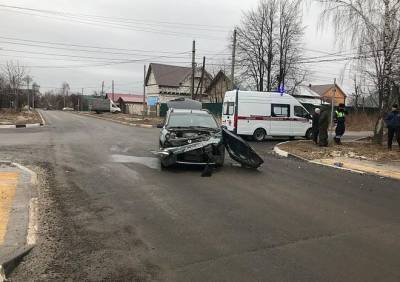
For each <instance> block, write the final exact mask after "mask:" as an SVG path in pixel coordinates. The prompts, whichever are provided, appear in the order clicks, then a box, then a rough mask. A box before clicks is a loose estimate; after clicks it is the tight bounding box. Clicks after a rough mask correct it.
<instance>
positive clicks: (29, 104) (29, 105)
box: [23, 75, 33, 111]
mask: <svg viewBox="0 0 400 282" xmlns="http://www.w3.org/2000/svg"><path fill="white" fill-rule="evenodd" d="M23 81H24V82H25V83H26V93H27V100H28V111H29V110H30V109H31V103H30V97H29V96H30V95H29V94H30V93H29V91H30V85H31V82H32V81H33V78H32V76H30V75H25V76H24V78H23Z"/></svg>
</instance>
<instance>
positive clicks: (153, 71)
mask: <svg viewBox="0 0 400 282" xmlns="http://www.w3.org/2000/svg"><path fill="white" fill-rule="evenodd" d="M201 73H202V71H201V69H198V68H197V69H196V73H195V81H194V85H195V94H196V92H197V98H199V97H200V96H201V97H202V99H203V100H207V95H206V89H207V88H208V87H209V85H210V83H211V79H212V78H211V75H210V74H209V73H208V72H205V74H204V78H203V83H202V84H201V83H200V81H201ZM191 83H192V68H190V67H181V66H172V65H163V64H154V63H151V64H150V66H149V69H148V71H147V75H146V97H147V100H149V99H150V100H151V101H152V103H154V101H157V102H159V103H165V102H168V101H170V100H173V99H176V98H180V97H190V94H191ZM195 98H196V97H195Z"/></svg>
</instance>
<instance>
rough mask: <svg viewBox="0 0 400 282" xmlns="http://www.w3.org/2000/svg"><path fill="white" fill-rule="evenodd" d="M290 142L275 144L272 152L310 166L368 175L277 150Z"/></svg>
mask: <svg viewBox="0 0 400 282" xmlns="http://www.w3.org/2000/svg"><path fill="white" fill-rule="evenodd" d="M290 142H292V141H287V142H283V143H279V144H277V145H276V146H275V147H274V152H275V153H276V154H277V155H278V156H281V157H284V158H289V157H291V158H294V159H297V160H301V161H304V162H308V163H310V164H315V165H319V166H325V167H330V168H335V169H339V170H343V171H347V172H351V173H356V174H361V175H366V174H369V173H366V172H364V171H360V170H355V169H351V168H345V167H339V166H334V165H329V164H324V163H321V162H318V161H312V160H307V159H305V158H303V157H300V156H298V155H295V154H292V153H289V152H286V151H284V150H282V149H280V148H279V146H280V145H283V144H287V143H290ZM370 175H374V174H370Z"/></svg>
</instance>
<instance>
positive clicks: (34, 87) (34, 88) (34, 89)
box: [32, 82, 40, 109]
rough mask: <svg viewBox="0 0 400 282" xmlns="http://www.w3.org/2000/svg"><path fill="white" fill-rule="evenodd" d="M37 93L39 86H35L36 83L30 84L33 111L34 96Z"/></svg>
mask: <svg viewBox="0 0 400 282" xmlns="http://www.w3.org/2000/svg"><path fill="white" fill-rule="evenodd" d="M39 91H40V85H39V84H37V83H36V82H34V83H33V84H32V107H33V109H35V101H36V95H37V94H38V93H39Z"/></svg>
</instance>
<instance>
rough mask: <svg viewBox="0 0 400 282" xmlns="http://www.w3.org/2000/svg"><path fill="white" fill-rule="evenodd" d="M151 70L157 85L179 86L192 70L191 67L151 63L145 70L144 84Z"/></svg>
mask: <svg viewBox="0 0 400 282" xmlns="http://www.w3.org/2000/svg"><path fill="white" fill-rule="evenodd" d="M151 71H153V73H154V76H155V79H156V82H157V84H158V85H160V86H170V87H179V86H180V83H181V82H183V81H184V80H185V79H186V77H187V76H188V75H189V74H190V73H191V72H192V68H190V67H181V66H172V65H163V64H155V63H151V64H150V66H149V71H148V72H147V77H146V84H147V82H148V79H149V76H150V73H151Z"/></svg>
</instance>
